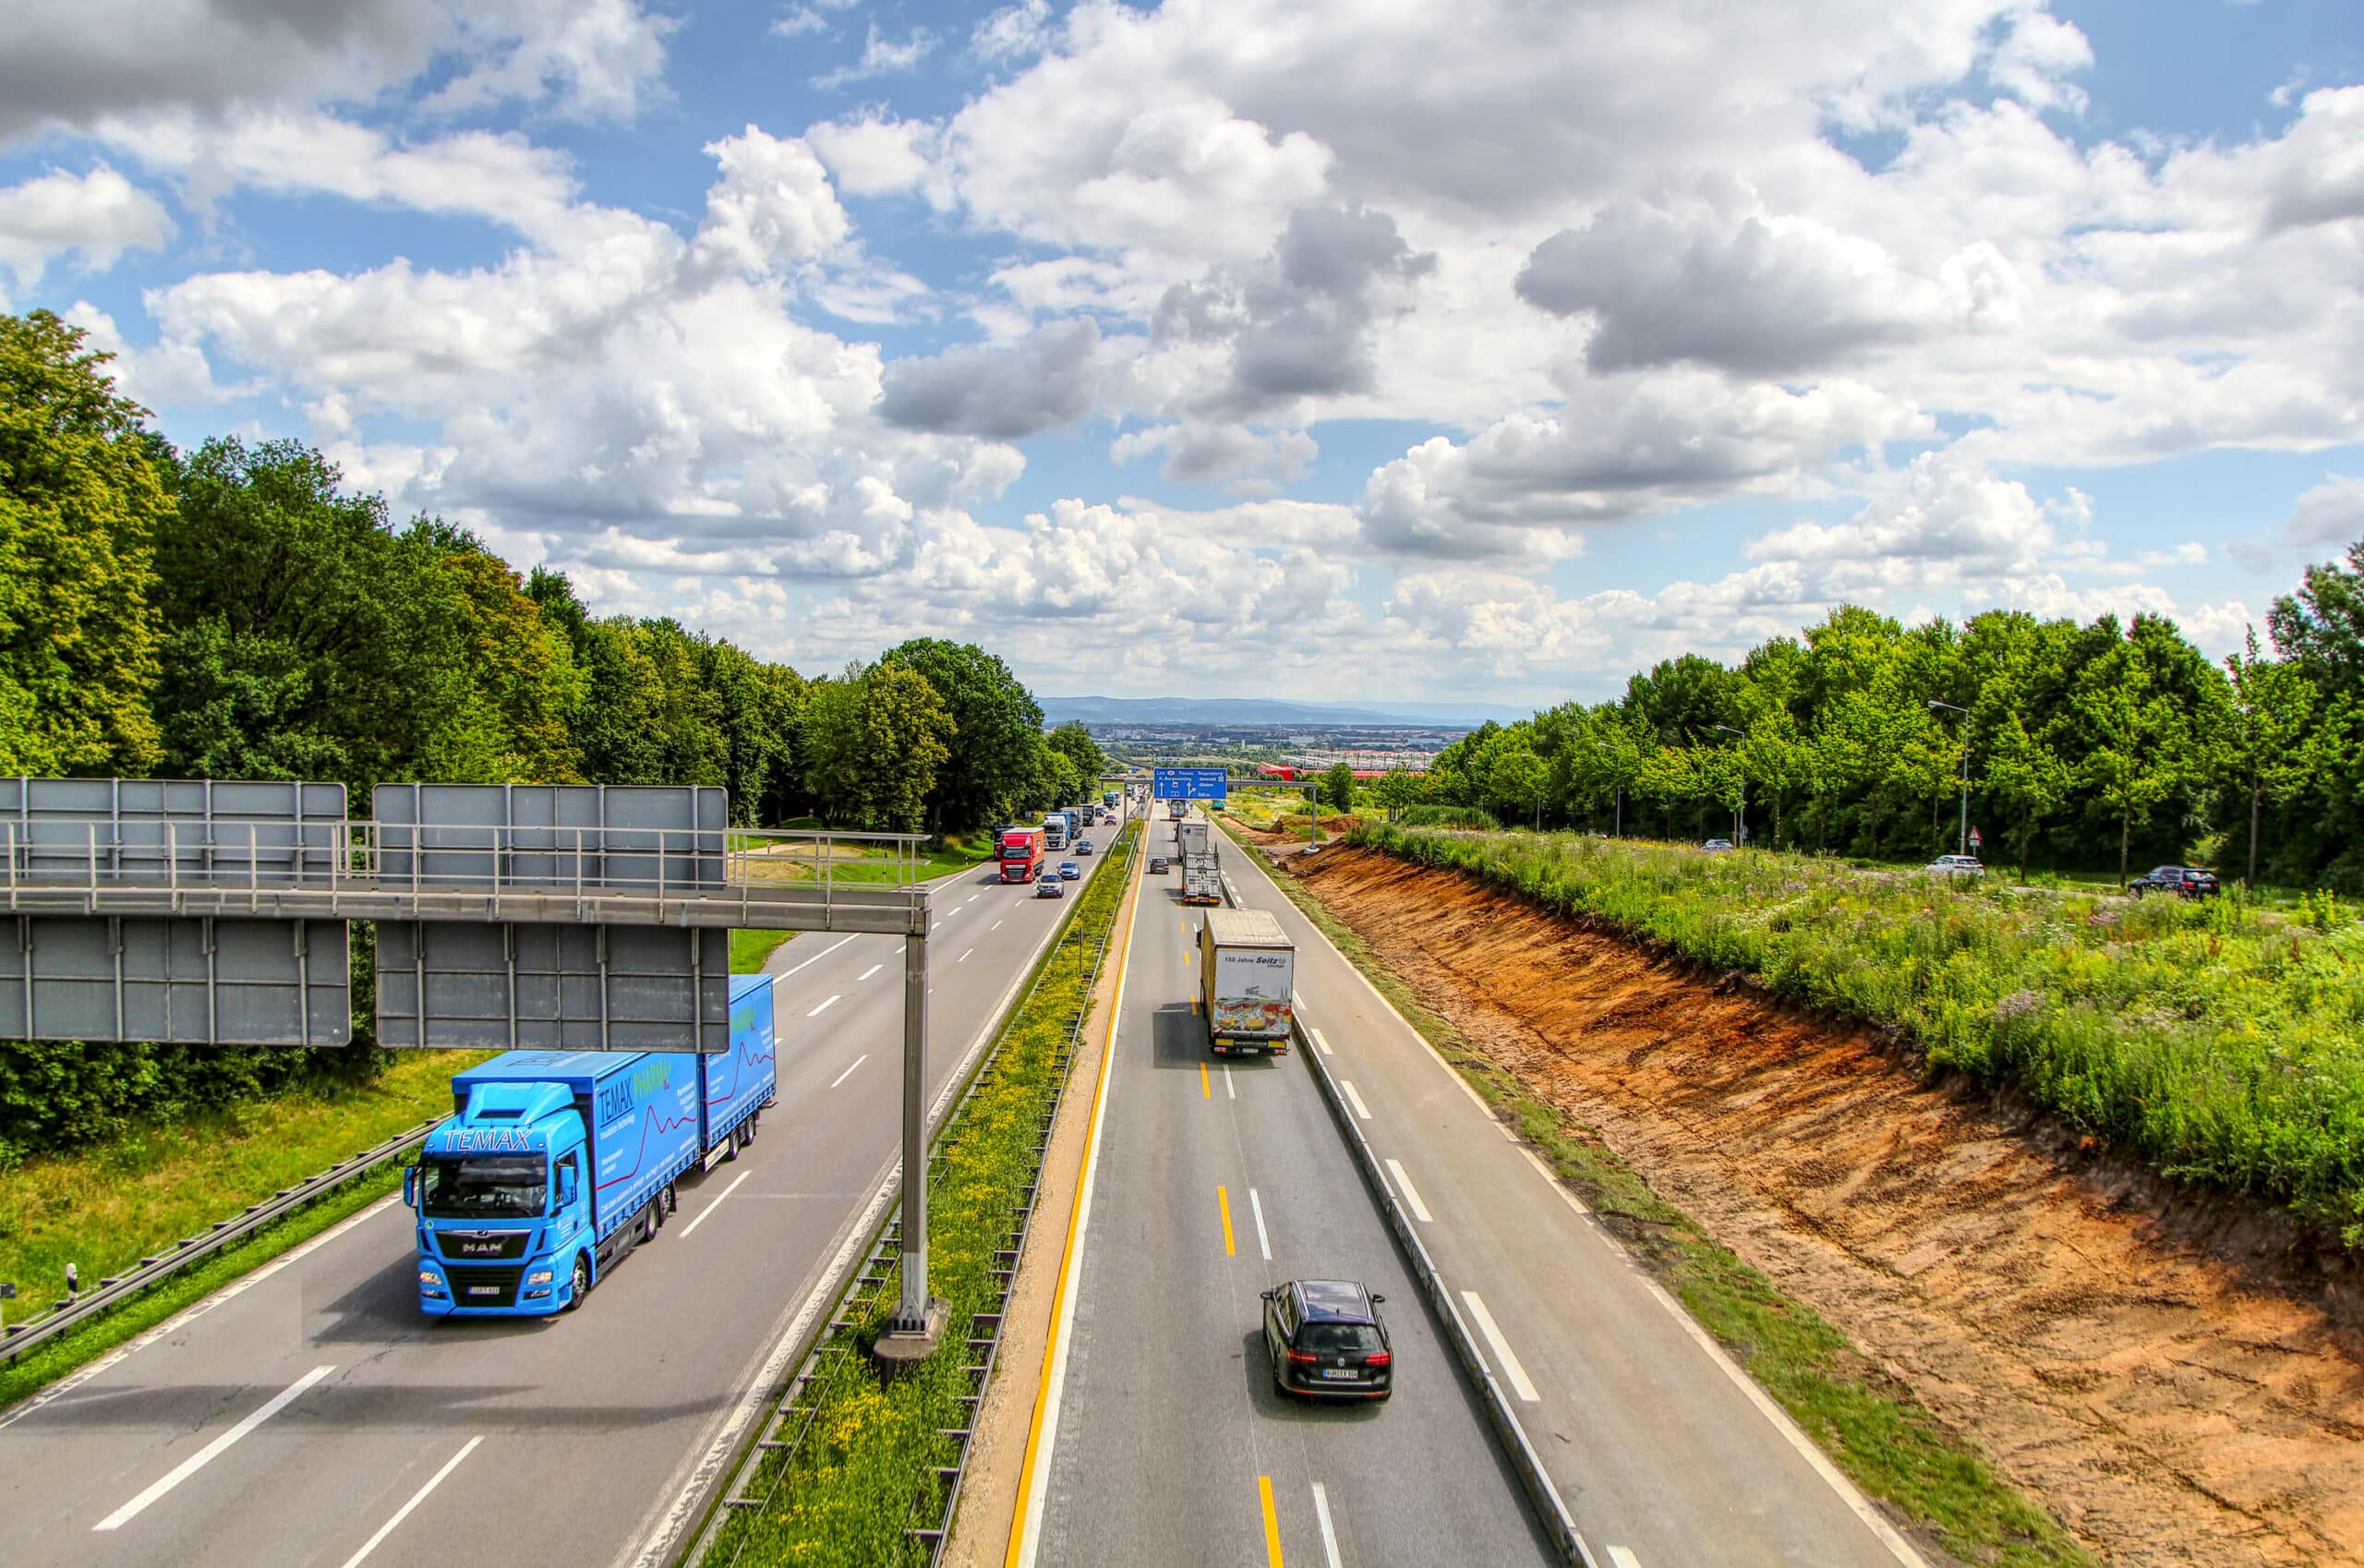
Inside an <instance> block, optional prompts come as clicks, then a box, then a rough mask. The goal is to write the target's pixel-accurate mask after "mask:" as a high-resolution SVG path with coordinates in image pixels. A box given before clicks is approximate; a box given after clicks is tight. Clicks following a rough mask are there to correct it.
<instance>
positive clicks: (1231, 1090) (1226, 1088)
mask: <svg viewBox="0 0 2364 1568" xmlns="http://www.w3.org/2000/svg"><path fill="white" fill-rule="evenodd" d="M1223 1092H1224V1095H1225V1096H1226V1097H1227V1098H1230V1099H1233V1100H1236V1099H1238V1098H1239V1086H1238V1085H1237V1084H1236V1083H1234V1082H1232V1080H1231V1064H1230V1063H1229V1062H1225V1063H1224V1065H1223Z"/></svg>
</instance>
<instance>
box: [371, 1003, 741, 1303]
mask: <svg viewBox="0 0 2364 1568" xmlns="http://www.w3.org/2000/svg"><path fill="white" fill-rule="evenodd" d="M778 1082H779V1066H778V1045H777V1037H776V1035H775V1033H774V1030H773V1009H772V982H771V977H770V976H769V975H754V974H748V975H733V976H731V977H730V1050H729V1051H727V1052H724V1053H722V1054H720V1055H696V1054H694V1053H688V1052H680V1053H675V1052H646V1053H641V1054H638V1055H616V1054H613V1053H610V1052H603V1051H509V1052H504V1053H503V1054H502V1055H498V1056H495V1057H494V1058H492V1060H490V1061H488V1062H486V1063H484V1064H482V1065H481V1066H478V1067H470V1068H468V1069H467V1070H466V1071H465V1072H463V1073H459V1074H456V1075H455V1076H454V1077H453V1078H452V1102H453V1105H454V1107H455V1110H454V1114H453V1115H452V1117H451V1119H450V1120H448V1121H446V1122H444V1123H443V1124H442V1125H441V1126H440V1127H438V1128H436V1129H435V1130H434V1131H433V1132H430V1133H428V1135H427V1142H426V1144H425V1146H424V1147H423V1148H422V1149H421V1150H420V1152H419V1160H418V1164H416V1166H414V1167H412V1168H411V1169H409V1170H406V1171H404V1173H403V1201H404V1202H405V1203H407V1204H409V1205H410V1206H411V1207H412V1208H413V1209H415V1210H416V1211H417V1213H418V1226H417V1237H418V1241H417V1246H418V1305H419V1308H420V1309H421V1310H423V1311H425V1312H426V1313H427V1314H428V1316H430V1317H438V1318H442V1317H514V1316H524V1315H534V1314H541V1313H549V1312H565V1311H572V1310H573V1309H575V1308H577V1307H579V1306H581V1305H582V1304H583V1297H585V1295H586V1294H587V1293H588V1292H589V1291H590V1289H591V1287H592V1286H593V1285H597V1283H598V1282H599V1281H600V1280H602V1279H605V1278H606V1277H607V1273H608V1271H609V1269H611V1268H613V1267H614V1266H615V1265H616V1264H617V1263H618V1262H619V1261H621V1259H622V1258H623V1256H624V1254H625V1253H627V1252H630V1251H631V1250H632V1249H633V1248H636V1247H639V1246H641V1245H642V1244H643V1243H645V1242H649V1241H653V1240H655V1239H656V1237H657V1227H658V1226H659V1225H661V1224H664V1223H665V1216H666V1215H667V1214H669V1213H670V1212H672V1210H673V1208H674V1205H675V1201H676V1200H675V1195H674V1188H673V1184H674V1182H675V1180H676V1179H677V1178H679V1177H680V1176H681V1174H682V1173H683V1172H685V1171H687V1170H689V1169H690V1168H691V1167H692V1166H694V1165H701V1164H706V1163H709V1162H711V1161H713V1160H715V1159H718V1158H735V1157H736V1156H737V1154H738V1152H739V1151H740V1150H741V1149H742V1148H743V1147H745V1146H746V1145H747V1144H749V1143H752V1142H754V1138H755V1124H756V1122H757V1120H758V1119H759V1118H760V1116H762V1113H763V1108H764V1106H766V1104H770V1102H771V1098H772V1093H773V1091H774V1090H775V1089H776V1088H777V1087H778Z"/></svg>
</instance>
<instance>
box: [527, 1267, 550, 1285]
mask: <svg viewBox="0 0 2364 1568" xmlns="http://www.w3.org/2000/svg"><path fill="white" fill-rule="evenodd" d="M552 1277H553V1276H552V1274H551V1273H550V1271H549V1270H548V1269H536V1270H535V1271H534V1272H532V1273H530V1274H527V1275H526V1276H525V1283H526V1284H527V1285H548V1284H549V1283H550V1280H551V1279H552Z"/></svg>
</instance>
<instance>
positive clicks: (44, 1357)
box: [0, 1161, 408, 1410]
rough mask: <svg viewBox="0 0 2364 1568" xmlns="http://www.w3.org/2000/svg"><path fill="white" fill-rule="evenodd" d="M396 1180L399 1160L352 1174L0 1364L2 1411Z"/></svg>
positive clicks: (298, 1241)
mask: <svg viewBox="0 0 2364 1568" xmlns="http://www.w3.org/2000/svg"><path fill="white" fill-rule="evenodd" d="M326 1163H327V1162H325V1161H323V1162H322V1164H326ZM307 1174H310V1173H307ZM401 1186H402V1164H401V1163H400V1162H393V1163H390V1164H385V1165H383V1166H380V1168H379V1169H377V1170H376V1171H373V1172H371V1173H369V1174H368V1175H366V1176H356V1177H355V1178H354V1179H353V1180H352V1181H349V1182H346V1183H345V1184H344V1185H343V1186H342V1187H339V1188H335V1189H334V1190H333V1191H332V1192H330V1193H329V1194H327V1195H326V1196H324V1197H322V1198H320V1199H319V1200H315V1201H314V1202H311V1203H308V1204H306V1205H305V1206H304V1207H303V1208H302V1209H300V1210H298V1211H296V1212H295V1213H293V1214H290V1215H288V1216H287V1217H285V1218H284V1219H282V1220H279V1221H278V1222H276V1223H275V1224H270V1225H267V1226H265V1227H264V1228H263V1229H261V1230H259V1231H257V1232H256V1233H255V1234H254V1235H252V1236H247V1238H246V1239H244V1240H243V1241H239V1242H236V1243H234V1244H233V1245H231V1246H229V1247H225V1248H223V1249H222V1250H221V1251H220V1252H219V1253H217V1254H215V1255H214V1256H213V1257H211V1258H210V1259H208V1260H206V1261H204V1262H203V1263H200V1264H198V1265H197V1266H196V1267H194V1268H190V1269H186V1270H183V1271H182V1272H179V1273H176V1274H175V1275H173V1276H172V1277H171V1278H169V1279H167V1280H165V1281H164V1282H163V1284H161V1285H156V1286H155V1287H153V1288H152V1289H150V1290H146V1291H143V1292H141V1293H140V1294H139V1296H136V1297H132V1298H131V1299H130V1300H129V1301H127V1302H125V1303H124V1304H123V1305H122V1306H120V1307H118V1308H116V1309H115V1310H114V1311H111V1312H108V1313H106V1314H105V1315H103V1316H102V1317H98V1318H94V1319H92V1320H91V1321H89V1322H87V1323H85V1324H83V1325H82V1326H81V1327H80V1328H78V1329H76V1330H75V1331H73V1332H72V1333H67V1334H64V1335H61V1336H59V1337H58V1338H56V1339H54V1340H51V1341H50V1342H49V1343H48V1344H47V1345H42V1346H40V1347H39V1348H37V1349H35V1350H33V1351H31V1352H30V1353H29V1354H27V1355H26V1356H24V1357H22V1358H21V1359H19V1360H18V1362H17V1363H16V1364H15V1365H14V1366H7V1365H0V1410H5V1409H6V1408H7V1407H8V1406H9V1405H14V1404H15V1403H16V1402H17V1401H18V1400H20V1399H23V1398H24V1397H25V1396H26V1395H28V1394H30V1393H36V1392H37V1391H39V1390H41V1389H42V1388H45V1387H47V1386H48V1385H49V1384H51V1383H53V1382H55V1381H57V1380H58V1379H60V1378H62V1377H64V1376H66V1374H67V1373H68V1372H71V1371H73V1370H75V1369H78V1368H79V1367H82V1366H85V1365H87V1364H89V1363H90V1362H91V1361H93V1360H95V1359H96V1358H98V1357H101V1356H103V1355H105V1354H106V1353H107V1352H108V1351H110V1350H113V1349H114V1348H115V1346H117V1345H122V1344H124V1343H125V1342H126V1341H127V1340H130V1339H133V1338H135V1337H137V1336H138V1335H139V1334H142V1333H146V1332H147V1331H148V1330H150V1329H151V1328H153V1327H155V1326H156V1325H157V1324H158V1323H161V1322H163V1321H164V1320H165V1319H167V1318H170V1317H171V1316H172V1315H173V1314H174V1313H175V1312H178V1311H180V1310H181V1309H183V1308H185V1307H189V1306H192V1305H194V1304H195V1303H197V1302H199V1301H201V1300H203V1299H204V1298H205V1297H208V1296H211V1295H212V1294H213V1293H214V1292H215V1291H217V1290H219V1289H221V1288H222V1287H223V1285H228V1284H230V1283H231V1282H232V1281H234V1280H235V1279H237V1278H238V1277H239V1276H240V1275H242V1274H244V1273H247V1272H249V1271H250V1270H253V1269H257V1268H259V1267H260V1266H262V1265H263V1264H265V1263H268V1262H270V1261H271V1260H272V1259H273V1258H276V1257H278V1256H279V1255H280V1254H282V1253H283V1252H285V1251H287V1250H288V1249H289V1248H294V1247H295V1246H298V1245H300V1244H301V1243H303V1242H306V1241H308V1240H310V1239H311V1238H312V1237H313V1236H318V1235H319V1234H320V1232H322V1231H324V1230H326V1229H328V1228H329V1227H330V1226H331V1225H332V1224H336V1223H337V1222H338V1221H339V1220H342V1219H344V1218H345V1217H346V1216H347V1215H350V1214H356V1213H358V1212H361V1211H362V1210H363V1209H366V1208H368V1206H369V1205H370V1204H372V1203H374V1202H376V1201H377V1200H379V1199H380V1198H382V1197H384V1196H385V1195H386V1194H387V1193H389V1192H392V1191H393V1190H395V1189H396V1188H399V1187H401ZM265 1196H268V1194H266V1195H265ZM248 1201H252V1200H251V1199H249V1200H248ZM241 1207H243V1205H241ZM215 1217H216V1218H220V1217H221V1216H220V1215H218V1214H217V1215H216V1216H215ZM404 1245H405V1246H407V1245H408V1242H407V1241H405V1242H404Z"/></svg>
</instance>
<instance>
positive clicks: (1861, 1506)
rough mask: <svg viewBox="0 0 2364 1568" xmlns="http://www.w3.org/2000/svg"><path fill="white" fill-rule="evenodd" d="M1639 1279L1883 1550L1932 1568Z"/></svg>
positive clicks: (1780, 1412) (1661, 1289)
mask: <svg viewBox="0 0 2364 1568" xmlns="http://www.w3.org/2000/svg"><path fill="white" fill-rule="evenodd" d="M1636 1273H1637V1277H1639V1278H1640V1279H1641V1282H1642V1287H1643V1288H1644V1289H1645V1290H1647V1291H1648V1292H1649V1293H1650V1295H1651V1297H1653V1298H1654V1299H1656V1300H1657V1302H1658V1305H1659V1306H1660V1307H1662V1308H1664V1309H1666V1314H1667V1316H1669V1317H1670V1318H1672V1319H1673V1320H1674V1321H1676V1322H1677V1323H1678V1324H1680V1325H1681V1326H1682V1328H1683V1333H1687V1334H1689V1335H1690V1336H1691V1339H1692V1342H1693V1343H1694V1344H1695V1345H1698V1346H1699V1348H1700V1349H1702V1350H1704V1351H1706V1352H1707V1358H1708V1359H1709V1360H1711V1361H1713V1362H1714V1363H1715V1364H1716V1365H1717V1366H1719V1367H1720V1368H1722V1369H1723V1373H1724V1376H1726V1377H1728V1378H1730V1379H1731V1381H1732V1386H1733V1387H1735V1388H1737V1389H1739V1390H1740V1391H1741V1393H1743V1395H1745V1396H1746V1397H1747V1399H1748V1402H1749V1403H1750V1404H1751V1405H1755V1406H1756V1411H1757V1414H1758V1415H1760V1416H1763V1417H1765V1418H1766V1419H1767V1421H1770V1422H1771V1423H1772V1424H1773V1429H1774V1430H1775V1431H1777V1432H1779V1433H1780V1434H1781V1436H1782V1437H1783V1439H1785V1440H1786V1441H1788V1442H1789V1445H1790V1446H1791V1448H1793V1449H1795V1450H1797V1452H1798V1456H1799V1457H1800V1458H1802V1459H1803V1460H1804V1461H1805V1462H1806V1463H1807V1464H1808V1465H1812V1466H1813V1467H1814V1472H1815V1475H1817V1476H1820V1477H1821V1478H1823V1480H1824V1481H1825V1482H1827V1483H1828V1485H1829V1487H1830V1490H1833V1491H1835V1492H1837V1493H1838V1494H1839V1501H1840V1502H1844V1503H1845V1504H1846V1505H1847V1507H1848V1508H1849V1510H1850V1511H1851V1512H1852V1513H1853V1514H1854V1515H1855V1517H1857V1518H1858V1519H1861V1520H1862V1521H1863V1523H1864V1525H1865V1526H1868V1527H1869V1528H1870V1530H1871V1532H1872V1534H1873V1535H1874V1536H1876V1537H1877V1538H1879V1543H1880V1544H1881V1545H1882V1546H1884V1547H1886V1548H1888V1555H1889V1556H1890V1557H1893V1558H1895V1559H1896V1561H1897V1562H1900V1563H1901V1564H1903V1568H1929V1564H1928V1562H1927V1560H1926V1559H1924V1557H1923V1556H1922V1555H1921V1554H1920V1553H1919V1552H1918V1551H1915V1550H1913V1549H1912V1543H1911V1542H1909V1541H1907V1540H1906V1539H1905V1538H1903V1537H1902V1536H1900V1535H1898V1534H1897V1533H1896V1529H1895V1526H1891V1525H1890V1524H1889V1523H1888V1520H1887V1518H1886V1517H1885V1516H1884V1515H1883V1514H1881V1513H1880V1511H1879V1510H1878V1509H1876V1508H1875V1507H1873V1506H1872V1504H1871V1501H1870V1500H1869V1499H1868V1498H1866V1497H1864V1495H1863V1493H1862V1492H1860V1491H1857V1490H1855V1483H1854V1482H1852V1481H1851V1480H1849V1479H1848V1478H1846V1477H1845V1476H1843V1475H1841V1474H1839V1467H1838V1466H1837V1465H1833V1464H1832V1463H1831V1462H1830V1456H1829V1455H1828V1454H1827V1453H1823V1451H1822V1450H1821V1449H1820V1448H1817V1447H1816V1446H1815V1441H1814V1440H1813V1439H1812V1438H1810V1437H1808V1436H1806V1434H1805V1433H1804V1432H1803V1430H1801V1429H1800V1428H1799V1426H1798V1424H1797V1423H1796V1422H1795V1421H1793V1420H1791V1418H1790V1413H1789V1412H1788V1411H1786V1410H1784V1409H1782V1408H1781V1407H1780V1405H1777V1404H1775V1403H1774V1401H1773V1396H1772V1395H1771V1394H1769V1393H1766V1392H1765V1390H1764V1389H1763V1388H1762V1387H1760V1386H1759V1385H1758V1383H1757V1381H1756V1380H1755V1378H1752V1377H1750V1376H1749V1375H1748V1374H1747V1373H1746V1372H1745V1371H1743V1370H1742V1369H1741V1366H1740V1363H1738V1362H1737V1361H1734V1360H1733V1359H1732V1358H1731V1357H1730V1356H1728V1355H1726V1354H1725V1352H1724V1347H1723V1346H1722V1345H1719V1344H1717V1343H1716V1336H1715V1335H1713V1334H1711V1333H1708V1332H1707V1330H1706V1329H1704V1328H1702V1327H1700V1325H1699V1320H1698V1319H1696V1318H1694V1317H1693V1316H1692V1315H1691V1313H1690V1310H1689V1309H1687V1308H1685V1307H1684V1306H1683V1303H1682V1302H1680V1301H1677V1300H1676V1299H1675V1298H1674V1297H1671V1296H1670V1295H1668V1294H1667V1291H1666V1287H1665V1286H1663V1285H1659V1284H1658V1281H1656V1280H1654V1279H1651V1278H1650V1277H1649V1276H1648V1275H1646V1274H1640V1273H1639V1272H1638V1271H1636Z"/></svg>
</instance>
